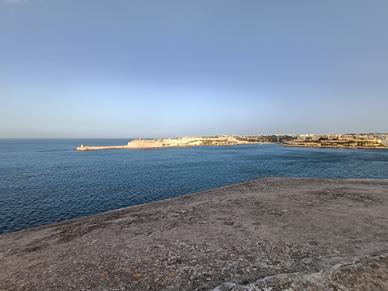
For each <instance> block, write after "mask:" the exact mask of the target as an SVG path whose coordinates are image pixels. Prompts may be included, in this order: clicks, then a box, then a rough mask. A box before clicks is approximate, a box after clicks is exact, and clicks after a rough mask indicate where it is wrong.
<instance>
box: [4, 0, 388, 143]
mask: <svg viewBox="0 0 388 291" xmlns="http://www.w3.org/2000/svg"><path fill="white" fill-rule="evenodd" d="M387 15H388V1H386V0H381V1H378V0H368V1H365V0H363V1H359V0H343V1H338V0H325V1H311V0H306V1H300V0H294V1H276V0H275V1H259V0H244V1H237V0H233V1H231V0H192V1H188V0H163V1H159V0H154V1H147V0H139V1H137V0H136V1H132V0H105V1H102V0H0V138H116V137H117V138H134V137H165V136H182V135H216V134H241V135H249V134H276V133H278V134H281V133H289V134H298V133H346V132H388V17H387Z"/></svg>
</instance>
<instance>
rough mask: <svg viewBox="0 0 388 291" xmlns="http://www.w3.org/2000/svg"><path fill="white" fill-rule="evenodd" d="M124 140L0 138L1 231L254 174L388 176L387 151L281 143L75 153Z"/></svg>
mask: <svg viewBox="0 0 388 291" xmlns="http://www.w3.org/2000/svg"><path fill="white" fill-rule="evenodd" d="M126 143H127V140H124V139H82V140H76V139H52V140H49V139H1V140H0V233H7V232H12V231H16V230H19V229H25V228H30V227H34V226H39V225H43V224H48V223H53V222H57V221H62V220H66V219H72V218H77V217H81V216H86V215H92V214H96V213H101V212H104V211H108V210H113V209H118V208H122V207H127V206H132V205H138V204H142V203H148V202H152V201H157V200H162V199H167V198H171V197H175V196H179V195H185V194H189V193H193V192H197V191H203V190H207V189H211V188H216V187H221V186H226V185H230V184H234V183H239V182H242V181H246V180H250V179H255V178H263V177H308V178H356V179H358V178H372V179H388V151H387V150H351V149H317V148H292V147H283V146H281V145H278V144H262V145H259V144H257V145H239V146H229V147H192V148H164V149H149V150H145V149H133V150H104V151H90V152H76V151H75V150H74V148H75V147H76V146H77V145H80V144H86V145H122V144H126ZM209 195H211V194H209Z"/></svg>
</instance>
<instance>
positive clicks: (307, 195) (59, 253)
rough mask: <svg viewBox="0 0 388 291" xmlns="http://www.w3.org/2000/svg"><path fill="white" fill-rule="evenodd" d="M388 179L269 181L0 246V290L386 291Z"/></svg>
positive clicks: (12, 237)
mask: <svg viewBox="0 0 388 291" xmlns="http://www.w3.org/2000/svg"><path fill="white" fill-rule="evenodd" d="M387 189H388V180H327V179H289V178H267V179H260V180H254V181H249V182H245V183H241V184H237V185H233V186H228V187H224V188H220V189H215V190H210V191H206V192H201V193H196V194H192V195H187V196H181V197H177V198H173V199H170V200H164V201H160V202H154V203H150V204H145V205H139V206H134V207H129V208H124V209H120V210H116V211H111V212H106V213H103V214H99V215H95V216H90V217H84V218H80V219H75V220H71V221H67V222H61V223H56V224H51V225H46V226H41V227H37V228H33V229H27V230H22V231H17V232H14V233H9V234H5V235H1V236H0V269H1V270H2V271H1V272H0V290H182V291H184V290H217V291H221V290H222V291H225V290H232V291H237V290H239V291H241V290H244V291H247V290H320V291H323V290H349V291H350V290H352V291H354V290H388V231H387V225H388V192H387Z"/></svg>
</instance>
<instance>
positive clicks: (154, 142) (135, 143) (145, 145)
mask: <svg viewBox="0 0 388 291" xmlns="http://www.w3.org/2000/svg"><path fill="white" fill-rule="evenodd" d="M247 143H253V142H250V141H247V140H243V139H239V138H237V137H235V136H228V135H225V136H224V135H223V136H214V137H177V138H161V139H135V140H132V141H129V142H128V144H127V145H122V146H86V145H81V146H78V147H76V150H77V151H95V150H111V149H152V148H166V147H195V146H231V145H238V144H247Z"/></svg>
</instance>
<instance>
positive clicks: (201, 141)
mask: <svg viewBox="0 0 388 291" xmlns="http://www.w3.org/2000/svg"><path fill="white" fill-rule="evenodd" d="M263 143H278V144H281V145H283V146H287V147H313V148H347V149H388V134H302V135H258V136H230V135H220V136H204V137H177V138H161V139H135V140H132V141H129V142H128V144H126V145H116V146H115V145H109V146H104V145H99V146H89V145H83V144H82V145H80V146H77V147H76V148H75V150H76V151H98V150H115V149H156V148H170V147H198V146H234V145H241V144H263Z"/></svg>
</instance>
